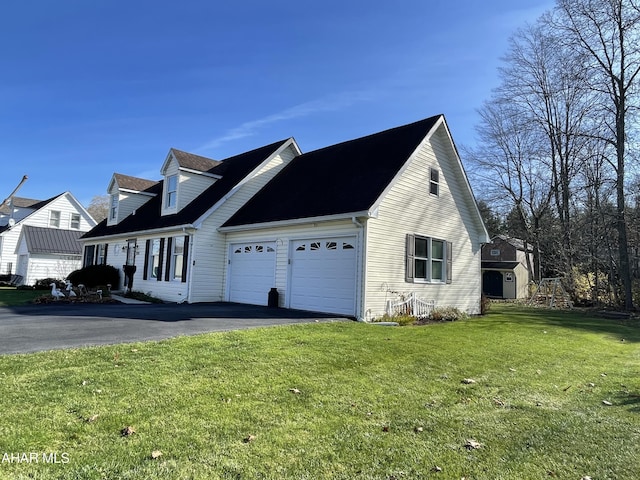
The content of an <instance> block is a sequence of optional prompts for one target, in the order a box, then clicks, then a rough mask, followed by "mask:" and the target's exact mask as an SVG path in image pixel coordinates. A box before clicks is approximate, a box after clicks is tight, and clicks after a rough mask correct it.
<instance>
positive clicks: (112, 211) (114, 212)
mask: <svg viewBox="0 0 640 480" xmlns="http://www.w3.org/2000/svg"><path fill="white" fill-rule="evenodd" d="M117 216H118V194H114V195H111V205H110V207H109V220H115V219H116V218H117Z"/></svg>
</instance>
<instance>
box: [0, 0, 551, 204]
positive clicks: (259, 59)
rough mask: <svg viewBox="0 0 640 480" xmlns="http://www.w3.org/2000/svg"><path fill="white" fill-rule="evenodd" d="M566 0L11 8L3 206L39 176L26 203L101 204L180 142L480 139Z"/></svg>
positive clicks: (1, 52) (216, 153) (3, 105)
mask: <svg viewBox="0 0 640 480" xmlns="http://www.w3.org/2000/svg"><path fill="white" fill-rule="evenodd" d="M553 3H554V2H553V1H551V0H518V1H515V2H514V1H513V0H489V1H478V0H448V1H445V0H428V1H427V0H397V1H395V2H390V1H385V2H381V1H373V2H372V1H366V2H365V1H361V0H353V1H345V0H342V1H334V0H325V1H323V2H313V3H312V2H305V1H300V0H298V1H295V2H294V1H289V0H271V1H269V2H265V1H255V0H250V1H243V0H238V1H235V2H218V1H211V0H208V1H194V0H183V1H180V2H175V1H171V2H168V1H165V0H155V1H139V0H127V1H126V2H125V1H119V0H106V1H105V0H91V1H87V0H60V1H57V2H52V1H49V0H24V1H20V2H4V3H3V5H2V7H0V8H1V10H0V12H1V15H2V18H3V22H2V29H0V60H1V62H2V69H1V71H2V75H0V164H1V165H2V173H1V175H0V197H1V198H0V201H1V200H2V199H4V198H5V197H6V196H7V195H9V193H10V192H11V190H13V188H14V187H15V186H16V184H17V183H18V182H19V180H20V179H21V178H22V176H23V175H28V176H29V180H28V181H27V182H26V183H25V184H24V186H23V187H22V189H21V190H20V192H19V194H18V195H19V196H23V197H29V198H37V199H45V198H49V197H51V196H54V195H57V194H59V193H62V192H64V191H67V190H69V191H71V192H72V193H73V194H74V195H75V196H76V198H78V200H80V201H81V202H82V203H83V204H84V205H85V206H87V205H88V203H89V202H90V200H91V199H92V198H93V196H95V195H104V194H105V193H106V188H107V185H108V182H109V180H110V179H111V176H112V174H113V173H114V172H118V173H124V174H127V175H133V176H140V177H144V178H150V179H159V178H160V174H159V170H160V167H161V166H162V163H163V161H164V159H165V156H166V154H167V152H168V151H169V148H171V147H175V148H178V149H181V150H186V151H189V152H193V153H197V154H200V155H204V156H208V157H210V158H214V159H222V158H226V157H228V156H231V155H234V154H237V153H241V152H244V151H247V150H250V149H253V148H256V147H259V146H262V145H265V144H269V143H272V142H274V141H277V140H282V139H285V138H288V137H291V136H293V137H295V139H296V141H297V142H298V144H299V145H300V147H301V148H302V150H303V151H311V150H314V149H316V148H321V147H324V146H327V145H331V144H334V143H338V142H341V141H344V140H349V139H352V138H357V137H360V136H363V135H367V134H371V133H375V132H378V131H381V130H384V129H387V128H392V127H395V126H399V125H403V124H406V123H410V122H413V121H416V120H420V119H422V118H426V117H429V116H431V115H435V114H438V113H444V114H445V115H446V117H447V121H448V123H449V126H450V128H451V130H452V134H453V137H454V140H455V141H456V143H457V144H458V145H473V142H474V138H475V134H474V127H475V125H476V123H477V121H478V117H477V113H476V110H477V109H478V108H479V107H480V106H481V105H482V102H483V101H484V100H486V99H487V98H488V97H489V95H490V93H491V89H492V88H494V87H495V86H496V85H497V83H498V78H497V67H498V66H499V59H500V57H501V56H502V55H503V54H504V53H505V50H506V48H507V40H508V37H509V35H510V34H512V33H513V31H514V30H515V29H517V28H518V27H521V26H523V25H524V24H525V22H533V21H535V19H536V18H537V17H538V16H539V15H540V14H542V13H543V12H544V11H545V10H548V9H550V8H552V7H553ZM463 161H464V159H463Z"/></svg>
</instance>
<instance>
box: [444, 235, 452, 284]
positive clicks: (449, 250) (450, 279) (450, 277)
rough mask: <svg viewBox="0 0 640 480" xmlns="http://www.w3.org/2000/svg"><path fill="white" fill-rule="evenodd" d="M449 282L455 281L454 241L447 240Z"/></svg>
mask: <svg viewBox="0 0 640 480" xmlns="http://www.w3.org/2000/svg"><path fill="white" fill-rule="evenodd" d="M446 249H447V266H446V267H445V268H446V270H447V283H451V282H452V281H453V243H451V242H447V247H446Z"/></svg>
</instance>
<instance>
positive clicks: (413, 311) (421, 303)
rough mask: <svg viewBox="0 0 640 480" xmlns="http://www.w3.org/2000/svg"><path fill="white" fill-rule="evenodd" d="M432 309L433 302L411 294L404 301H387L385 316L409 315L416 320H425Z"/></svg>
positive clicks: (433, 306) (434, 304) (434, 303)
mask: <svg viewBox="0 0 640 480" xmlns="http://www.w3.org/2000/svg"><path fill="white" fill-rule="evenodd" d="M434 308H436V302H435V300H423V299H421V298H419V297H418V296H417V295H416V294H415V293H413V292H412V293H410V294H409V296H407V297H406V298H404V299H402V298H401V299H400V300H387V306H386V314H387V315H389V316H390V317H393V316H395V315H411V316H413V317H417V318H426V317H428V316H429V314H430V313H431V312H432V311H433V309H434Z"/></svg>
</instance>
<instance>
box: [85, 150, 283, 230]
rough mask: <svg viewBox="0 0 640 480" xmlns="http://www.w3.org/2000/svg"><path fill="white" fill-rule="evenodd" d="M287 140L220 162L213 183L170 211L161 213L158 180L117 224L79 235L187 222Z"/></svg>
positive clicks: (215, 170) (101, 226)
mask: <svg viewBox="0 0 640 480" xmlns="http://www.w3.org/2000/svg"><path fill="white" fill-rule="evenodd" d="M285 142H286V140H282V141H280V142H276V143H272V144H271V145H267V146H264V147H261V148H258V149H255V150H251V151H250V152H246V153H242V154H240V155H236V156H233V157H230V158H227V159H225V160H223V161H221V162H219V163H218V164H217V165H216V166H215V167H214V168H212V169H210V170H209V173H213V174H216V175H221V176H222V178H221V179H219V180H217V181H216V182H215V183H214V184H213V185H211V186H210V187H209V188H207V189H206V190H205V191H204V192H203V193H201V194H200V195H199V196H198V197H196V198H195V199H194V200H193V201H192V202H191V203H190V204H189V205H187V206H186V207H184V208H183V209H182V210H180V211H179V212H178V213H176V214H173V215H164V216H162V215H160V211H161V207H162V195H161V194H162V184H163V181H160V182H158V183H157V184H156V185H154V186H153V187H152V188H151V189H149V190H148V192H149V193H155V194H156V196H155V197H154V198H152V199H151V200H149V201H148V202H147V203H145V204H144V205H142V206H141V207H139V208H138V209H137V210H136V213H135V215H129V216H128V217H127V218H125V219H124V220H122V221H121V222H120V223H118V224H117V225H111V226H108V225H107V220H103V221H102V222H100V223H99V224H98V225H96V226H95V227H94V228H93V229H92V230H90V231H89V232H87V233H86V234H85V235H84V236H83V237H82V238H96V237H103V236H106V235H119V234H124V233H129V232H140V231H145V230H154V229H158V228H166V227H175V226H180V225H187V224H190V223H192V222H194V221H196V220H197V219H198V218H200V216H201V215H203V214H204V213H205V212H206V211H207V210H208V209H209V208H211V207H212V206H213V205H214V204H215V203H216V202H217V201H218V200H220V199H221V198H223V197H224V196H225V195H226V194H227V193H229V191H231V189H232V188H233V187H234V186H235V185H236V184H237V183H238V182H239V181H240V180H242V179H243V178H244V177H245V176H246V175H248V174H249V173H251V171H252V170H254V169H255V168H256V167H257V166H258V165H260V164H261V163H262V162H263V161H264V160H265V159H266V158H268V157H269V156H270V155H272V154H273V153H274V152H275V151H276V150H277V149H278V148H280V147H281V146H282V145H283V144H284V143H285Z"/></svg>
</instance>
